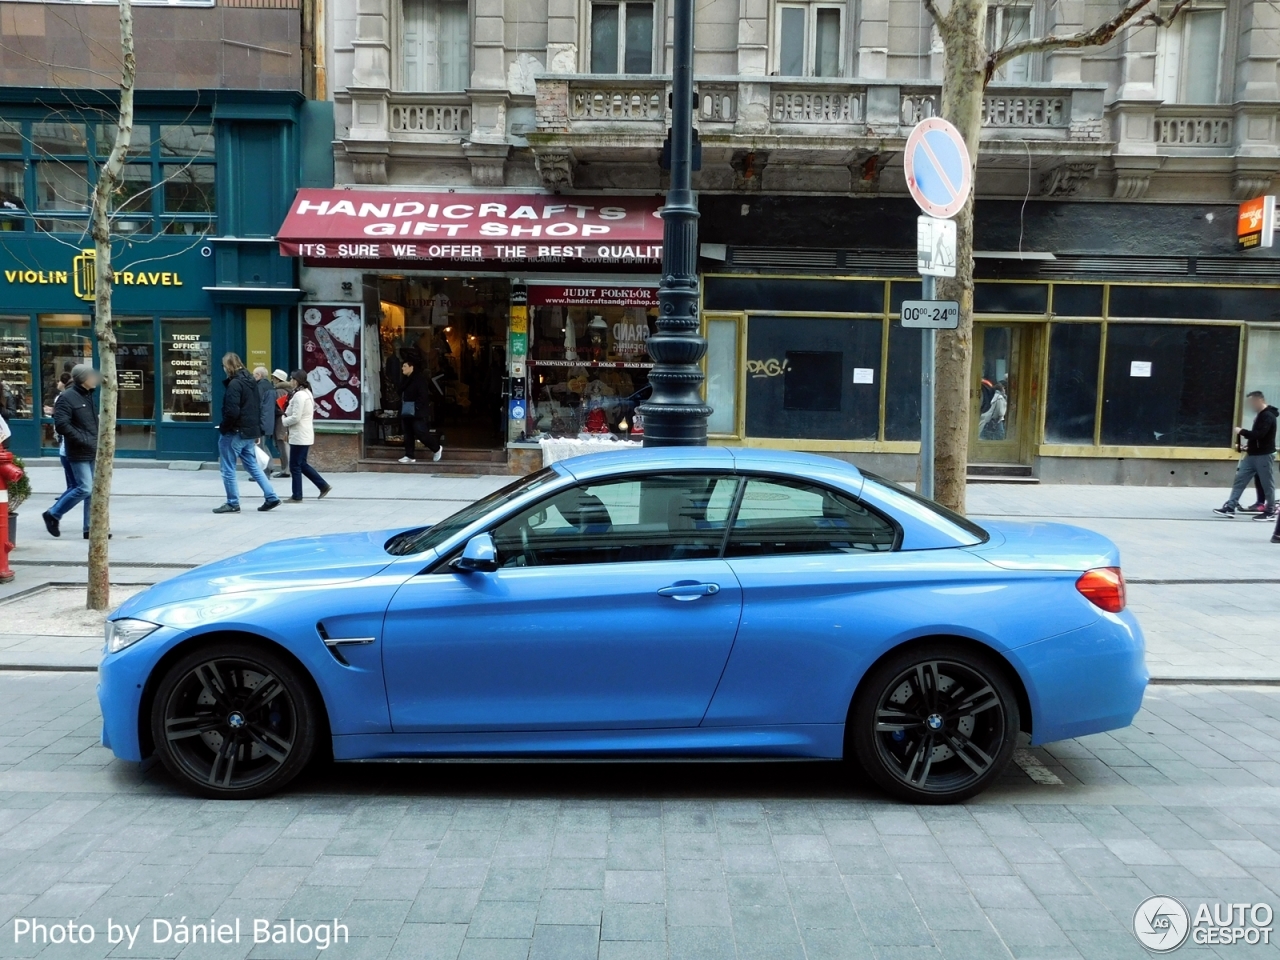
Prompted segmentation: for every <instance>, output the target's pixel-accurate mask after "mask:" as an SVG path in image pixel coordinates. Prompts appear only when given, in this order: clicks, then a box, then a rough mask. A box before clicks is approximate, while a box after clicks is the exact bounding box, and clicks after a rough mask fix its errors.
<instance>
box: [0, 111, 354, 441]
mask: <svg viewBox="0 0 1280 960" xmlns="http://www.w3.org/2000/svg"><path fill="white" fill-rule="evenodd" d="M55 96H56V95H55V94H53V93H51V91H48V90H33V89H18V88H0V393H2V397H0V399H2V400H3V403H4V406H5V408H6V413H5V416H6V419H7V420H8V422H9V424H10V427H11V429H12V431H13V438H12V440H11V441H10V446H11V447H12V449H14V450H15V451H16V452H18V453H20V454H22V455H25V456H35V455H39V454H41V453H43V454H46V455H48V454H51V453H55V452H56V445H57V444H56V437H55V436H54V433H53V430H52V421H51V417H50V415H49V414H50V411H51V408H52V403H53V400H54V398H55V397H56V395H57V388H58V383H59V379H60V377H61V376H62V374H64V373H66V372H68V371H69V370H70V368H71V367H72V366H73V365H74V364H76V363H84V362H91V363H96V362H97V360H98V347H97V344H96V342H95V338H94V336H93V328H92V324H93V315H92V308H93V302H92V299H86V297H87V296H88V290H87V287H88V284H89V283H90V282H91V279H90V278H91V275H92V271H93V269H94V265H93V263H92V256H91V254H89V255H88V256H86V251H87V250H89V248H91V247H92V243H91V241H90V240H89V238H88V236H87V232H86V229H85V227H86V216H87V206H88V198H89V191H91V190H92V186H93V179H94V176H95V166H96V161H99V160H100V159H101V157H102V156H103V155H104V153H105V152H106V151H107V150H108V149H109V138H110V133H111V126H112V122H113V116H114V114H113V109H112V103H111V101H110V99H109V98H108V97H107V96H105V95H101V96H99V97H98V98H97V99H96V100H95V98H94V95H92V94H88V95H87V94H86V93H85V92H84V91H78V92H76V94H75V96H76V102H75V104H72V103H70V102H66V103H54V104H52V105H51V103H50V101H51V98H53V97H55ZM332 136H333V115H332V108H331V105H329V104H324V103H317V102H314V101H306V100H304V99H303V98H302V97H301V96H300V95H299V94H296V93H289V92H257V91H226V90H219V91H140V92H139V93H138V95H137V119H136V122H135V136H134V143H135V145H136V147H135V149H134V150H131V154H130V162H129V164H128V165H127V166H126V173H125V186H124V189H123V190H122V191H121V194H120V196H121V200H120V202H119V204H118V207H117V210H116V213H115V215H114V219H115V228H114V230H113V233H114V235H115V237H116V240H115V242H114V243H113V250H112V261H113V268H114V272H115V275H116V280H115V283H114V285H113V310H114V314H115V317H116V320H117V330H116V336H117V340H118V346H117V366H118V369H119V371H120V377H119V398H120V408H119V417H120V426H119V433H118V449H119V455H120V456H122V457H157V458H160V459H197V460H210V459H214V458H215V457H216V448H217V437H216V432H215V429H214V425H215V424H216V421H217V411H218V410H219V407H220V403H221V395H222V372H221V365H220V359H221V357H222V355H223V354H224V353H226V352H227V351H234V352H236V353H238V354H240V355H241V356H242V357H244V358H245V360H246V362H247V363H249V364H250V365H254V364H257V363H262V364H263V365H265V366H267V367H268V368H269V369H274V368H276V367H285V368H288V367H291V366H293V365H294V364H295V362H296V359H297V357H296V355H297V342H296V341H297V337H296V331H295V330H294V329H293V328H294V326H295V325H294V323H293V322H292V319H293V317H294V315H295V311H294V309H293V308H294V305H295V304H296V302H297V300H298V297H299V294H300V291H299V290H298V287H297V282H296V266H295V264H294V262H293V261H292V260H290V259H287V258H284V257H281V256H280V255H279V254H278V252H277V249H276V244H275V242H274V236H275V230H276V227H277V226H278V225H279V224H280V222H281V221H282V220H283V219H284V215H285V213H286V211H287V208H288V204H289V202H290V200H291V199H292V197H293V194H294V191H295V190H296V189H297V188H298V187H299V186H308V185H315V186H328V185H330V184H331V183H332V157H331V151H330V143H331V141H332Z"/></svg>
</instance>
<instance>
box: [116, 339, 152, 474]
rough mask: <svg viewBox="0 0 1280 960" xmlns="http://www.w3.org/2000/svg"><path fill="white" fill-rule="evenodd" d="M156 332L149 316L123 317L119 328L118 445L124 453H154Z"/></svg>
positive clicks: (117, 344) (117, 365) (117, 372)
mask: <svg viewBox="0 0 1280 960" xmlns="http://www.w3.org/2000/svg"><path fill="white" fill-rule="evenodd" d="M155 346H156V344H155V330H154V325H153V323H152V320H151V318H150V317H139V318H136V319H135V318H132V317H121V318H119V319H118V320H117V327H116V387H117V390H116V417H117V418H118V419H119V420H121V421H129V420H146V421H149V422H147V423H123V422H122V423H121V424H120V426H119V427H117V430H116V434H117V437H118V439H117V445H118V446H119V447H120V449H122V450H154V449H155V445H156V437H155V424H154V422H153V421H154V420H155V410H156V356H155Z"/></svg>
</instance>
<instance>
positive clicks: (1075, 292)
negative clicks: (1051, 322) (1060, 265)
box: [1053, 283, 1102, 317]
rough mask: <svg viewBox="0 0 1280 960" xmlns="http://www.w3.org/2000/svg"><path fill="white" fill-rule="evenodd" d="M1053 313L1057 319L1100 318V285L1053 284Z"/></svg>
mask: <svg viewBox="0 0 1280 960" xmlns="http://www.w3.org/2000/svg"><path fill="white" fill-rule="evenodd" d="M1053 312H1054V313H1055V314H1057V315H1058V316H1059V317H1100V316H1102V284H1100V283H1057V284H1054V286H1053Z"/></svg>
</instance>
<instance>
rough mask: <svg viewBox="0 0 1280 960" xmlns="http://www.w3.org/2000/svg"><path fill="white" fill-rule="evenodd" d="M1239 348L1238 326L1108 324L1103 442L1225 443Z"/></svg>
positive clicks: (1232, 408)
mask: <svg viewBox="0 0 1280 960" xmlns="http://www.w3.org/2000/svg"><path fill="white" fill-rule="evenodd" d="M1114 293H1115V291H1114V290H1113V291H1112V295H1113V297H1114ZM1113 302H1114V300H1113ZM1239 356H1240V328H1239V327H1237V326H1228V325H1212V324H1190V323H1187V324H1180V323H1112V324H1110V325H1109V326H1108V329H1107V359H1106V369H1105V371H1104V373H1103V394H1102V396H1103V407H1102V442H1103V443H1104V444H1135V445H1136V444H1140V445H1142V446H1161V447H1226V446H1229V445H1230V444H1231V440H1232V436H1231V427H1232V421H1233V419H1234V416H1235V399H1236V371H1237V367H1238V365H1239Z"/></svg>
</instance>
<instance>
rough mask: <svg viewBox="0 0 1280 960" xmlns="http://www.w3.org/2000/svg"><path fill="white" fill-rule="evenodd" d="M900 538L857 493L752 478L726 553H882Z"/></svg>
mask: <svg viewBox="0 0 1280 960" xmlns="http://www.w3.org/2000/svg"><path fill="white" fill-rule="evenodd" d="M896 542H897V531H896V530H895V529H894V527H893V525H892V524H891V523H890V522H889V521H888V520H886V519H884V518H883V517H881V516H880V515H879V514H876V513H873V512H871V511H870V510H868V509H867V508H866V507H864V506H862V505H861V504H860V503H858V502H857V501H856V500H854V499H853V498H852V497H849V496H846V495H844V494H839V493H836V492H834V491H832V490H827V489H825V488H823V487H814V486H809V485H808V484H802V483H796V482H793V481H787V480H763V479H751V480H748V481H747V486H746V489H745V490H744V491H743V493H742V502H741V505H740V506H739V507H738V513H737V516H735V517H734V520H733V529H732V530H730V531H729V543H728V547H727V549H726V552H725V556H727V557H772V556H786V555H792V554H815V553H817V554H823V553H880V552H883V551H886V550H892V549H893V547H894V544H895V543H896Z"/></svg>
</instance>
